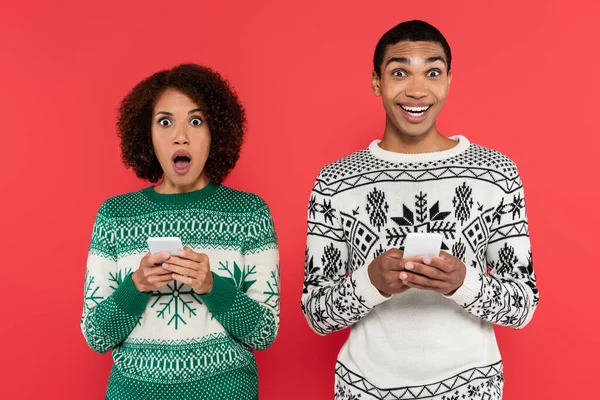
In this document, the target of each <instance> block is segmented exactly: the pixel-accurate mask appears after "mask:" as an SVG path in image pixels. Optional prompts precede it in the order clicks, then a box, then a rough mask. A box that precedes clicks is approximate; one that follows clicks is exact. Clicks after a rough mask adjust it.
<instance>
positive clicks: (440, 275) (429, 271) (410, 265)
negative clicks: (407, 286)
mask: <svg viewBox="0 0 600 400" xmlns="http://www.w3.org/2000/svg"><path fill="white" fill-rule="evenodd" d="M404 268H405V269H406V270H407V271H410V272H413V273H415V274H419V275H425V276H426V277H428V278H431V279H435V280H445V278H446V273H445V272H444V271H442V270H440V269H438V268H435V267H431V266H429V265H425V264H421V263H418V262H414V261H410V262H407V263H405V264H404Z"/></svg>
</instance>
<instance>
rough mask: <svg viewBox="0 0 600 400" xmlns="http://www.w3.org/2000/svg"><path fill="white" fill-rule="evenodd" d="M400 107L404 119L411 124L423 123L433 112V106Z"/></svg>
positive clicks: (402, 105)
mask: <svg viewBox="0 0 600 400" xmlns="http://www.w3.org/2000/svg"><path fill="white" fill-rule="evenodd" d="M399 106H400V111H401V113H402V115H403V116H404V118H406V119H407V120H408V121H409V122H411V123H419V122H422V121H423V120H424V119H425V118H427V114H428V113H429V110H431V104H400V105H399Z"/></svg>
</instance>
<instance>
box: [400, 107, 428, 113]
mask: <svg viewBox="0 0 600 400" xmlns="http://www.w3.org/2000/svg"><path fill="white" fill-rule="evenodd" d="M401 107H402V109H404V110H406V111H408V112H416V113H420V112H423V111H427V109H429V106H425V107H406V106H401Z"/></svg>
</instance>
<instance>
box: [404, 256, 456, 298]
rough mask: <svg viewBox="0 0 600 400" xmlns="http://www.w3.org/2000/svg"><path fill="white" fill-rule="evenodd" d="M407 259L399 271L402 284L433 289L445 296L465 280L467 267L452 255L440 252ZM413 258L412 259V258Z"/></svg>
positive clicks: (452, 292) (454, 290) (450, 293)
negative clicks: (415, 258) (438, 254)
mask: <svg viewBox="0 0 600 400" xmlns="http://www.w3.org/2000/svg"><path fill="white" fill-rule="evenodd" d="M417 259H418V260H417V261H407V262H406V263H405V264H404V269H405V271H402V272H401V273H400V279H401V282H402V284H404V285H406V286H408V287H411V288H415V289H423V290H433V291H435V292H438V293H441V294H443V295H446V296H450V295H452V294H454V292H456V291H457V290H458V288H460V287H461V286H462V284H463V282H464V281H465V275H466V274H467V268H466V266H465V264H463V262H462V261H460V260H459V259H458V258H456V257H454V256H453V255H451V254H449V253H446V252H445V251H442V252H440V256H439V257H433V258H432V257H428V256H422V257H417ZM413 260H414V259H413Z"/></svg>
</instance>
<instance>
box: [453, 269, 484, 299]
mask: <svg viewBox="0 0 600 400" xmlns="http://www.w3.org/2000/svg"><path fill="white" fill-rule="evenodd" d="M482 279H483V276H482V274H481V273H479V271H477V270H476V269H475V268H472V267H467V274H466V275H465V281H464V282H463V284H462V286H461V287H459V288H458V290H457V291H456V292H454V294H452V295H451V296H446V297H448V298H449V299H451V300H454V301H455V302H456V304H458V305H459V306H462V307H465V306H468V305H469V304H471V303H473V302H474V301H475V300H476V299H477V295H478V294H479V292H480V291H481V280H482Z"/></svg>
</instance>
